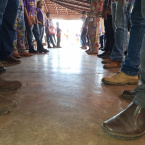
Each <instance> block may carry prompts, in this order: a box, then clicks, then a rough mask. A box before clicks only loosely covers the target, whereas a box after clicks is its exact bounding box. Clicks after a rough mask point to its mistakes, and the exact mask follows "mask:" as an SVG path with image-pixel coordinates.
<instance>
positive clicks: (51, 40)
mask: <svg viewBox="0 0 145 145" xmlns="http://www.w3.org/2000/svg"><path fill="white" fill-rule="evenodd" d="M49 38H50V42H51V43H52V45H53V47H55V44H54V41H53V38H52V34H49Z"/></svg>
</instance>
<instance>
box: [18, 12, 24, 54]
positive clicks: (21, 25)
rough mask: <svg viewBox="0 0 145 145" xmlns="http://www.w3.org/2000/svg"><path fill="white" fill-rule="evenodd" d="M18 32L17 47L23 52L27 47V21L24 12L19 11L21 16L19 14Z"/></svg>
mask: <svg viewBox="0 0 145 145" xmlns="http://www.w3.org/2000/svg"><path fill="white" fill-rule="evenodd" d="M18 22H19V23H18V33H17V47H18V52H19V53H23V52H24V51H25V50H26V48H25V21H24V12H23V11H21V10H20V11H19V16H18Z"/></svg>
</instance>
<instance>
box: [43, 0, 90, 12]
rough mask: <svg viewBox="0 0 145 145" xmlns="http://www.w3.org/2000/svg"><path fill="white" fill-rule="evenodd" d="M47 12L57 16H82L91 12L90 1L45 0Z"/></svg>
mask: <svg viewBox="0 0 145 145" xmlns="http://www.w3.org/2000/svg"><path fill="white" fill-rule="evenodd" d="M43 1H44V6H45V12H50V13H51V14H55V15H80V14H81V13H82V11H87V12H88V11H89V8H90V3H89V2H88V0H43Z"/></svg>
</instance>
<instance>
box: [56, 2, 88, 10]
mask: <svg viewBox="0 0 145 145" xmlns="http://www.w3.org/2000/svg"><path fill="white" fill-rule="evenodd" d="M54 1H58V2H61V3H63V4H71V5H74V6H77V7H83V8H90V6H87V5H83V4H80V3H78V2H72V1H68V0H54Z"/></svg>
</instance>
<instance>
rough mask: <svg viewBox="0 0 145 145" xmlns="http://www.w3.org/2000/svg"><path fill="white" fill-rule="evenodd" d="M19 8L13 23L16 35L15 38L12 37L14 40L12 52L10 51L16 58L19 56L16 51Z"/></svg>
mask: <svg viewBox="0 0 145 145" xmlns="http://www.w3.org/2000/svg"><path fill="white" fill-rule="evenodd" d="M18 27H19V10H18V13H17V18H16V21H15V25H14V29H15V30H16V35H15V39H14V42H13V48H14V49H13V53H12V57H14V58H16V59H19V58H21V56H20V55H19V53H18V43H17V42H18V33H19V28H18Z"/></svg>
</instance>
